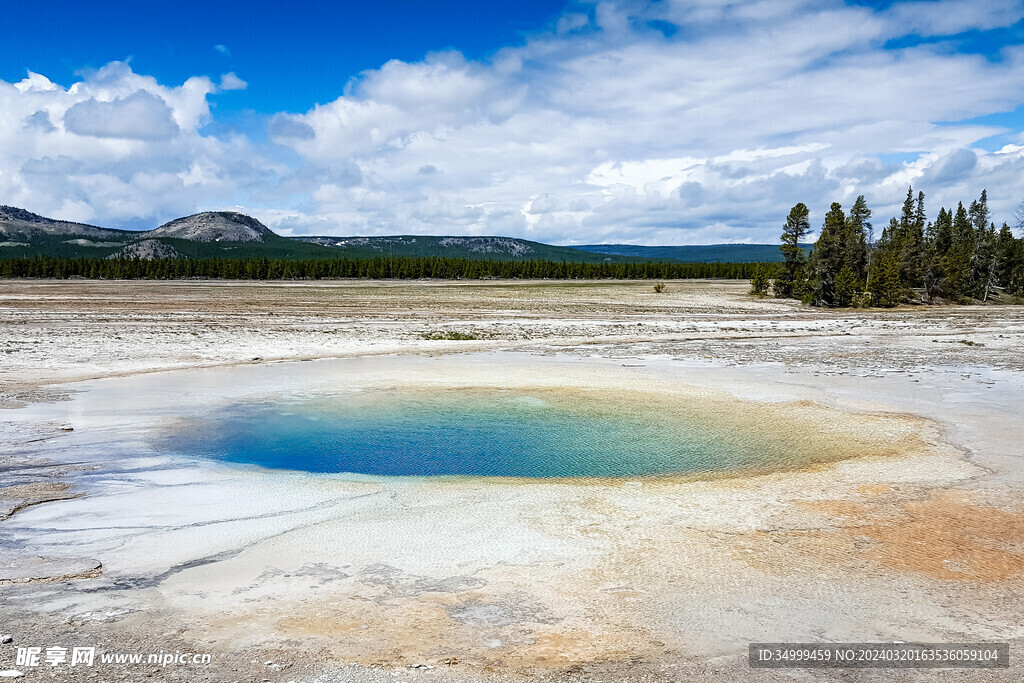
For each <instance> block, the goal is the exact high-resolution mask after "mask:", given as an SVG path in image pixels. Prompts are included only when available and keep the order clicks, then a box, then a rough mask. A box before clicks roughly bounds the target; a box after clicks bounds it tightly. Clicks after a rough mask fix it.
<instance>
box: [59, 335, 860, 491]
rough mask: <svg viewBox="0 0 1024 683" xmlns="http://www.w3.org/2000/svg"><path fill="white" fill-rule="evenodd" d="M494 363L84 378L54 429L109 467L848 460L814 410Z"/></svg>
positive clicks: (355, 468) (556, 466)
mask: <svg viewBox="0 0 1024 683" xmlns="http://www.w3.org/2000/svg"><path fill="white" fill-rule="evenodd" d="M500 358H502V360H506V359H510V358H511V359H514V360H516V361H519V360H522V363H521V364H519V365H510V364H508V362H507V360H506V362H504V363H495V362H494V358H493V357H492V356H490V355H485V354H480V355H478V356H463V357H461V358H458V359H456V358H444V359H430V358H373V359H367V358H362V359H339V360H333V361H317V362H312V363H288V364H273V365H265V366H248V367H244V366H243V367H236V368H219V369H205V370H196V371H187V372H175V373H158V374H155V375H150V376H137V377H131V378H114V379H111V380H103V381H98V382H94V383H91V384H90V385H89V386H88V389H87V390H86V391H85V392H83V393H81V394H79V395H78V396H77V397H75V398H74V399H73V400H72V401H71V402H70V406H68V407H69V408H70V411H69V414H68V415H67V416H66V420H67V421H68V422H69V423H72V424H74V425H75V429H76V431H75V434H74V435H73V437H71V441H74V442H79V440H80V439H88V442H89V443H87V444H86V443H82V444H81V446H82V448H79V449H76V453H79V454H86V457H87V454H88V453H89V452H95V453H96V455H97V458H102V459H103V460H104V461H105V462H107V463H115V462H125V463H126V462H127V460H125V459H124V458H123V457H122V456H117V457H112V456H113V454H115V453H123V454H125V456H126V457H128V458H131V457H133V456H140V455H141V456H144V457H151V456H157V457H161V458H176V459H177V458H185V459H187V460H189V461H192V462H205V463H210V464H217V463H220V464H225V465H229V466H231V467H233V468H237V467H239V466H242V467H245V466H255V467H261V468H265V469H267V470H291V471H299V472H309V473H317V474H321V473H323V474H337V475H356V476H371V477H420V478H422V477H504V478H535V479H565V478H577V479H585V478H639V477H666V476H668V477H680V476H681V477H686V478H693V477H696V478H701V477H707V476H722V475H728V474H732V473H753V472H768V471H776V470H785V469H795V468H801V467H805V466H807V465H809V464H813V463H818V462H826V461H833V460H837V459H842V458H847V457H851V456H856V455H859V454H860V453H859V452H858V445H857V443H856V442H854V441H853V440H851V439H850V434H851V431H849V430H847V429H840V430H838V431H837V429H836V428H834V425H836V424H840V423H842V424H845V423H846V422H849V420H845V419H844V420H838V421H833V418H834V417H835V416H836V412H835V411H830V410H829V409H826V408H822V407H821V406H813V404H803V405H799V406H798V405H793V404H789V405H786V404H773V403H759V402H756V401H744V400H742V399H738V398H736V397H735V396H731V395H728V394H725V393H722V392H715V391H710V390H704V389H697V388H695V387H692V386H687V385H685V384H682V383H680V382H675V381H662V380H660V379H658V378H657V377H655V376H654V375H653V373H651V372H650V371H647V370H644V369H636V370H634V369H626V368H621V367H615V366H613V365H611V364H607V363H602V364H600V365H597V364H596V363H595V364H593V365H589V364H584V363H579V364H576V365H573V364H567V363H559V364H555V363H545V362H544V361H543V360H540V359H537V358H536V357H531V358H523V359H520V358H519V357H518V356H514V355H512V354H505V355H503V356H500ZM65 405H67V404H65ZM865 419H867V418H865ZM854 422H856V420H854ZM830 425H831V426H830ZM851 425H852V423H851ZM863 427H864V425H860V426H859V427H857V429H859V430H861V431H860V433H864V431H863ZM80 428H81V429H80ZM65 443H66V444H68V443H71V442H69V441H65Z"/></svg>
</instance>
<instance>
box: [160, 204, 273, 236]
mask: <svg viewBox="0 0 1024 683" xmlns="http://www.w3.org/2000/svg"><path fill="white" fill-rule="evenodd" d="M146 237H147V238H148V239H160V238H163V237H170V238H174V239H182V240H192V241H194V242H265V241H267V238H268V237H276V235H275V234H274V233H273V232H272V231H271V230H270V228H268V227H267V226H265V225H263V224H262V223H260V222H259V221H258V220H256V219H255V218H253V217H252V216H246V215H245V214H244V213H237V212H235V211H205V212H203V213H197V214H193V215H191V216H185V217H184V218H176V219H174V220H173V221H170V222H168V223H164V224H163V225H161V226H160V227H159V228H156V229H154V230H150V231H149V232H147V233H146Z"/></svg>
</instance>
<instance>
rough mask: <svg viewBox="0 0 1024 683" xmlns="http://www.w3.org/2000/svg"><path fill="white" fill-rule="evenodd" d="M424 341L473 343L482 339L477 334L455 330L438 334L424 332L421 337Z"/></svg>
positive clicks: (438, 332)
mask: <svg viewBox="0 0 1024 683" xmlns="http://www.w3.org/2000/svg"><path fill="white" fill-rule="evenodd" d="M420 337H422V338H423V339H429V340H430V341H472V340H474V339H479V338H480V337H478V336H476V335H475V334H469V333H466V332H456V331H455V330H443V331H437V332H424V333H422V334H421V335H420Z"/></svg>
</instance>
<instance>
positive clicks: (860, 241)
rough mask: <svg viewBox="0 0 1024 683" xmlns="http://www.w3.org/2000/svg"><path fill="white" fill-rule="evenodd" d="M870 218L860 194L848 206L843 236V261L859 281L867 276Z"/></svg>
mask: <svg viewBox="0 0 1024 683" xmlns="http://www.w3.org/2000/svg"><path fill="white" fill-rule="evenodd" d="M870 219H871V209H869V208H868V204H867V202H866V201H865V200H864V195H860V196H859V197H857V200H856V201H855V202H854V203H853V206H851V207H850V213H849V215H848V216H847V217H846V231H845V234H844V237H843V252H844V253H843V262H844V263H846V264H847V265H849V266H850V269H851V270H852V271H853V274H854V276H855V277H856V279H857V280H859V281H860V282H863V281H864V280H865V279H867V276H868V236H869V235H870V233H871V232H872V226H871V220H870Z"/></svg>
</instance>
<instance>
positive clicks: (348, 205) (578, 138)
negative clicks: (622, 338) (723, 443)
mask: <svg viewBox="0 0 1024 683" xmlns="http://www.w3.org/2000/svg"><path fill="white" fill-rule="evenodd" d="M3 14H4V23H5V26H6V27H7V30H6V31H5V38H4V41H2V42H0V152H2V154H0V203H6V204H13V205H18V206H23V207H25V208H28V209H30V210H32V211H36V212H38V213H42V214H46V215H51V216H55V217H60V218H67V219H73V220H82V221H87V222H92V223H97V224H102V225H110V226H117V227H129V228H140V229H141V228H149V227H153V226H155V225H157V224H159V223H161V222H163V221H166V220H169V219H172V218H174V217H177V216H180V215H185V214H188V213H192V212H195V211H199V210H206V209H223V208H235V209H241V210H244V211H246V212H248V213H251V214H252V215H254V216H256V217H258V218H260V219H261V220H263V221H264V222H266V223H267V224H268V225H270V226H271V227H272V228H274V229H275V230H278V231H280V232H282V233H285V234H337V235H353V234H408V233H420V234H504V235H514V236H522V237H528V238H530V239H538V240H541V241H548V242H556V243H566V244H572V243H587V242H602V241H604V242H611V241H615V242H633V243H646V244H694V243H716V242H733V241H746V242H774V241H775V240H776V239H777V238H778V232H779V226H780V224H781V223H782V221H783V220H784V218H785V215H786V213H787V212H788V209H789V207H790V206H792V205H793V204H794V203H796V202H798V201H802V202H805V203H807V204H808V205H809V206H810V207H811V209H812V222H814V223H818V222H820V220H821V217H822V214H823V213H824V211H825V210H826V209H827V207H828V205H829V204H830V203H831V202H832V201H839V202H841V203H843V204H844V205H849V204H850V203H852V201H853V199H854V198H855V197H856V196H857V195H858V194H864V195H866V197H867V199H868V202H869V205H870V206H872V208H874V210H875V219H876V223H883V222H885V221H886V220H887V219H888V216H889V215H891V214H892V213H893V212H895V211H896V210H897V207H898V204H899V203H900V202H902V199H903V196H904V195H905V193H906V187H907V185H908V184H913V185H914V187H915V189H921V190H924V191H925V193H926V195H927V197H928V199H927V204H928V206H929V209H930V210H931V213H932V214H933V215H934V212H935V211H937V210H938V207H939V206H950V205H955V203H956V202H957V201H964V202H965V203H966V202H968V201H970V200H971V199H973V198H975V197H976V196H977V195H978V194H979V193H980V191H981V190H982V189H983V188H987V189H988V192H989V197H990V199H991V201H992V205H993V208H994V209H995V217H996V219H997V220H1000V221H1002V220H1012V213H1013V209H1014V208H1015V207H1016V206H1017V204H1018V203H1020V201H1021V200H1022V199H1024V184H1022V183H1021V179H1022V178H1024V21H1022V18H1024V2H1022V1H1021V0H988V1H987V2H984V3H979V2H969V1H966V0H917V1H911V2H905V1H904V2H846V3H844V2H842V1H841V0H834V1H833V0H750V1H748V2H743V3H736V4H731V3H729V2H726V1H725V0H660V1H656V2H641V1H636V2H634V1H631V0H621V1H609V2H580V1H576V2H571V3H565V2H548V1H543V2H542V1H537V2H522V1H520V2H514V3H513V2H488V3H480V2H452V1H448V2H431V3H423V2H382V3H321V2H310V1H308V0H295V1H292V2H288V3H281V2H252V3H247V4H244V5H243V4H235V3H218V2H204V3H198V2H183V3H158V4H154V3H138V2H121V1H116V2H104V3H81V2H78V3H71V2H64V1H59V2H52V3H48V5H47V7H46V12H45V14H44V15H42V16H41V13H40V11H39V10H38V9H36V8H33V7H30V6H29V5H28V4H27V3H5V5H4V8H3ZM12 27H16V28H14V30H11V29H12Z"/></svg>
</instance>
